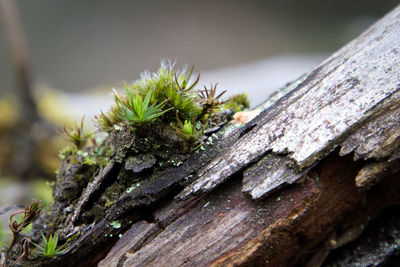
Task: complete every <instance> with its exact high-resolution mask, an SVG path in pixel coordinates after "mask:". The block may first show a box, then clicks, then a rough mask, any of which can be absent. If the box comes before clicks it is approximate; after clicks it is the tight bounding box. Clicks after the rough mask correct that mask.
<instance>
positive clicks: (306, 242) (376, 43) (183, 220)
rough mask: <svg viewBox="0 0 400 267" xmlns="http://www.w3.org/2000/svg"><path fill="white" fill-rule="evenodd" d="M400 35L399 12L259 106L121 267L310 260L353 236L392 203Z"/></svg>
mask: <svg viewBox="0 0 400 267" xmlns="http://www.w3.org/2000/svg"><path fill="white" fill-rule="evenodd" d="M398 40H400V8H397V9H395V10H394V11H392V12H391V13H389V14H388V15H387V16H386V17H385V18H384V19H382V20H381V21H379V22H378V23H376V24H375V25H373V26H372V27H371V28H370V29H368V30H367V31H366V32H365V33H364V34H362V35H361V36H360V37H358V38H357V39H356V40H354V41H353V42H351V43H350V44H348V45H347V46H345V47H344V48H342V49H341V50H339V51H338V52H337V53H335V54H333V55H332V56H331V57H330V58H328V59H327V60H326V61H324V62H323V63H322V64H321V65H320V66H318V67H317V68H316V69H315V70H314V71H313V72H312V73H310V74H309V75H308V76H307V77H304V78H302V80H301V81H297V82H295V83H293V84H292V85H291V86H288V87H286V88H284V89H283V90H282V91H281V92H285V95H284V96H283V97H282V98H279V100H277V99H278V97H276V99H275V100H272V101H271V100H269V102H266V103H265V104H264V106H261V107H260V108H261V109H263V108H264V109H265V110H263V111H262V112H261V114H260V115H259V116H258V117H257V118H256V119H254V120H253V121H252V122H250V123H249V124H248V125H247V128H246V130H242V133H241V134H240V136H239V138H238V139H237V141H236V142H234V143H233V145H230V146H229V147H228V148H226V149H225V150H224V151H222V152H221V153H219V154H218V155H217V156H216V157H215V158H214V159H213V160H211V162H210V163H208V164H207V165H205V166H204V167H201V169H199V170H197V171H196V170H195V172H194V174H195V178H194V181H193V182H192V183H191V184H189V185H187V186H186V187H185V188H184V190H183V191H182V192H181V193H180V194H179V195H178V196H177V197H175V198H174V200H173V201H171V202H169V203H164V204H163V205H162V206H161V207H159V208H158V209H157V210H156V211H155V213H154V222H155V223H156V224H158V225H159V227H160V228H161V229H163V230H162V231H161V232H157V233H156V234H154V236H153V237H151V240H150V241H148V242H145V243H144V244H143V245H142V246H141V247H140V248H137V246H136V245H135V244H136V242H137V241H135V240H133V241H132V248H130V249H128V251H127V252H126V253H125V255H124V256H123V257H119V265H118V266H143V265H146V266H160V265H169V266H181V265H182V266H193V265H197V266H204V265H213V266H214V265H215V266H233V265H241V264H253V265H265V264H268V263H269V264H271V266H285V265H287V264H294V263H299V262H300V263H302V264H307V263H308V264H309V266H311V265H317V266H318V265H321V264H322V263H323V261H324V259H325V257H326V256H327V255H328V254H329V252H330V250H333V249H335V248H337V247H339V246H341V245H344V244H346V243H348V242H349V241H351V240H354V239H356V238H357V237H358V235H360V234H361V232H362V231H360V225H365V224H368V220H370V218H372V217H374V216H375V215H376V214H378V212H379V211H380V210H382V209H383V208H384V207H385V206H388V205H391V204H393V203H395V202H396V201H398V200H396V197H394V196H395V195H398V194H397V193H396V192H399V189H400V183H399V181H398V179H397V175H398V170H399V167H398V165H399V157H398V153H397V152H396V151H398V147H399V145H400V138H399V136H400V135H399V133H400V124H399V120H398V117H399V116H398V115H399V110H400V106H399V94H400V76H399V73H400V65H399V58H400V56H399V55H400V43H399V42H398ZM279 94H280V92H278V93H277V95H279ZM360 159H364V160H367V159H369V160H370V161H368V162H365V161H361V160H360ZM371 160H372V162H371ZM388 169H389V171H388ZM363 179H364V180H363ZM357 181H358V182H357ZM355 182H356V183H355ZM221 183H224V184H223V185H221V186H219V185H220V184H221ZM285 184H290V186H286V187H285V186H284V185H285ZM375 184H377V185H376V186H373V185H375ZM357 187H360V188H362V189H364V191H359V190H358V189H357ZM382 192H386V193H387V194H386V193H385V194H382ZM244 193H245V194H244ZM247 195H249V196H250V198H249V197H247ZM255 200H257V201H255ZM133 227H134V228H135V227H137V226H136V225H134V226H133ZM338 228H340V229H341V230H340V231H338V230H337V229H338ZM121 242H122V243H124V244H125V245H124V246H121V247H123V248H124V249H127V248H128V247H129V245H126V244H129V237H126V238H125V237H124V236H123V237H122V238H121ZM310 251H314V253H310ZM110 255H111V254H110ZM110 266H117V265H110Z"/></svg>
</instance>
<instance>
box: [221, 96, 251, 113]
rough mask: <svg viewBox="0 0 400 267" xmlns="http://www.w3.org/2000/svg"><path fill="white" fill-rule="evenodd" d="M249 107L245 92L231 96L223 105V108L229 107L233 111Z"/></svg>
mask: <svg viewBox="0 0 400 267" xmlns="http://www.w3.org/2000/svg"><path fill="white" fill-rule="evenodd" d="M249 107H250V101H249V99H248V98H247V94H237V95H233V96H231V98H230V99H229V102H228V103H226V104H225V105H224V108H225V109H231V110H233V111H234V112H239V111H242V110H244V109H246V108H249Z"/></svg>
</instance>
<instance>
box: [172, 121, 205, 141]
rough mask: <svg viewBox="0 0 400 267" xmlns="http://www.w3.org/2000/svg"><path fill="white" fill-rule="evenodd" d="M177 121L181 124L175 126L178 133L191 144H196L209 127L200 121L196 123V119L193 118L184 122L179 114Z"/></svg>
mask: <svg viewBox="0 0 400 267" xmlns="http://www.w3.org/2000/svg"><path fill="white" fill-rule="evenodd" d="M176 121H177V123H178V126H179V127H174V129H175V131H176V133H177V134H178V135H179V136H180V137H182V138H183V139H184V140H186V142H188V143H189V144H195V143H196V142H197V141H198V140H199V139H200V137H201V136H202V135H203V130H204V128H206V127H207V125H205V126H202V125H201V123H200V122H197V123H196V122H195V121H194V119H192V121H188V120H185V122H184V123H182V121H181V120H180V119H179V116H178V114H176Z"/></svg>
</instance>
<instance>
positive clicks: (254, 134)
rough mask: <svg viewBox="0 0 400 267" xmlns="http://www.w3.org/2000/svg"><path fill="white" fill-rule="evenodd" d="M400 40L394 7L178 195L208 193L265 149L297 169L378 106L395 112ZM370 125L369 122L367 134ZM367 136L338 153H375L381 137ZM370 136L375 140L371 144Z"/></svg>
mask: <svg viewBox="0 0 400 267" xmlns="http://www.w3.org/2000/svg"><path fill="white" fill-rule="evenodd" d="M399 40H400V18H399V9H398V8H397V9H396V10H395V11H393V12H391V13H390V14H388V15H387V16H386V18H385V19H383V20H381V21H379V22H378V23H376V24H375V25H373V26H372V27H371V28H370V29H368V30H367V31H366V32H365V33H363V34H362V35H361V36H359V37H358V38H357V39H356V40H354V41H353V42H351V43H349V44H348V45H346V46H345V47H343V48H342V49H340V50H339V51H338V52H337V53H335V54H333V55H332V56H331V57H329V58H328V59H327V60H325V61H324V62H323V63H322V64H320V65H319V66H318V67H316V68H315V70H314V71H313V72H311V73H310V75H309V76H308V77H307V79H306V80H305V81H303V82H302V83H301V84H299V85H298V86H297V87H296V88H294V89H293V90H292V91H290V92H289V93H288V94H286V95H285V96H284V97H282V98H281V99H280V100H279V101H278V102H277V103H276V104H275V105H273V106H272V107H270V108H268V109H267V110H265V111H263V112H262V113H261V114H260V115H259V117H258V118H256V119H255V120H254V122H253V124H254V125H255V128H254V129H253V130H251V131H250V132H249V133H247V134H246V135H245V136H243V137H242V138H241V139H240V140H239V141H238V142H236V143H235V144H234V145H233V146H231V147H230V149H229V150H228V151H226V152H225V153H223V154H221V155H220V156H219V157H217V158H215V159H214V160H213V161H212V162H211V163H210V164H209V165H208V166H206V167H204V168H202V169H201V170H199V171H198V172H197V176H198V177H199V179H198V180H196V182H194V183H193V184H191V185H190V186H188V187H187V188H186V189H185V190H184V192H183V193H182V194H181V197H182V198H186V197H189V196H190V195H191V194H195V193H199V192H203V191H209V190H211V189H212V188H214V187H215V186H216V185H218V184H220V183H222V182H223V181H225V180H226V179H227V178H228V177H229V176H231V175H232V174H234V173H236V172H238V171H240V170H241V169H243V168H244V167H246V166H247V165H248V164H249V162H254V161H257V160H259V159H260V158H261V157H262V156H264V155H265V154H266V153H268V152H269V151H272V152H274V153H277V154H284V155H287V157H288V158H290V159H292V160H293V161H294V162H295V163H296V165H297V167H298V168H300V169H302V168H305V167H307V166H310V165H312V164H314V163H315V162H316V161H318V160H319V159H321V158H322V157H324V156H325V155H326V154H327V153H329V152H331V151H332V150H333V149H334V148H335V147H336V146H339V145H341V142H342V141H343V139H344V138H346V137H348V136H349V135H350V134H351V133H352V132H354V130H355V129H357V128H358V127H360V126H361V125H362V124H363V123H364V122H365V121H367V120H369V119H371V118H372V117H373V116H375V115H376V114H377V113H379V111H380V112H382V110H385V111H386V109H383V108H382V105H385V106H386V107H388V108H390V107H391V109H392V110H397V109H396V108H397V105H398V102H399V101H398V100H399V93H400V92H399V91H400V65H399V64H400V63H399V62H400V61H399V55H400V42H399ZM397 112H398V110H397ZM383 116H384V114H383ZM392 118H393V119H394V121H393V120H392V121H390V122H389V121H388V123H391V124H397V125H395V126H393V128H394V129H392V131H393V132H394V133H393V134H394V135H395V136H393V137H392V139H391V140H390V141H391V143H393V142H400V141H399V140H400V139H399V138H398V135H399V132H398V121H396V118H398V117H397V116H393V117H392ZM374 126H375V127H374ZM376 126H377V125H372V127H371V128H372V130H375V129H376ZM396 126H397V127H396ZM385 128H386V127H385ZM384 130H385V129H384ZM396 131H397V132H396ZM370 135H371V136H367V137H362V138H369V140H371V145H369V144H367V143H363V141H364V140H362V138H361V139H360V138H358V139H357V137H355V136H352V137H351V138H352V139H354V138H356V139H357V140H355V142H354V144H355V145H353V146H352V147H350V146H351V145H350V144H348V143H346V142H345V146H346V147H347V149H344V151H346V152H343V154H345V153H348V152H350V151H352V150H353V149H354V148H355V146H357V147H358V150H357V152H356V153H357V154H359V152H358V151H359V150H361V149H362V148H364V150H366V149H370V150H371V151H376V148H377V147H381V148H384V146H382V142H385V140H382V139H381V138H380V135H379V134H378V133H377V132H374V133H372V134H370ZM374 139H376V142H375V144H372V141H373V140H374ZM387 142H388V141H387ZM396 144H397V143H396ZM373 145H375V147H374V146H373ZM388 145H389V146H390V145H391V144H388ZM282 182H285V180H283V181H282ZM275 184H277V183H276V182H275V181H274V182H272V183H271V184H270V186H266V185H265V184H263V185H262V187H263V188H264V191H265V192H268V191H269V190H272V189H274V186H275ZM246 190H247V191H248V189H246ZM255 190H257V188H255ZM255 195H256V196H258V195H262V194H261V193H255Z"/></svg>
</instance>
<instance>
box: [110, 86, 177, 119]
mask: <svg viewBox="0 0 400 267" xmlns="http://www.w3.org/2000/svg"><path fill="white" fill-rule="evenodd" d="M125 91H126V95H127V104H124V102H123V101H122V100H121V99H120V98H119V97H118V95H117V94H115V102H116V103H117V106H118V108H119V109H120V114H121V115H120V116H121V118H122V119H123V120H125V121H127V122H128V123H129V124H130V125H132V126H141V125H143V124H146V123H150V122H152V121H154V120H155V119H156V118H157V117H160V116H161V115H163V114H164V113H165V112H167V111H169V110H170V109H171V108H170V109H166V110H163V107H164V106H165V102H166V101H167V100H164V101H163V102H161V103H159V104H156V103H153V104H151V105H149V104H150V99H151V97H152V94H153V91H152V90H149V91H148V92H147V93H146V96H145V98H144V100H143V98H142V96H141V95H140V94H139V93H138V92H136V94H133V92H132V91H131V90H130V89H129V88H128V87H127V86H125Z"/></svg>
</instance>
